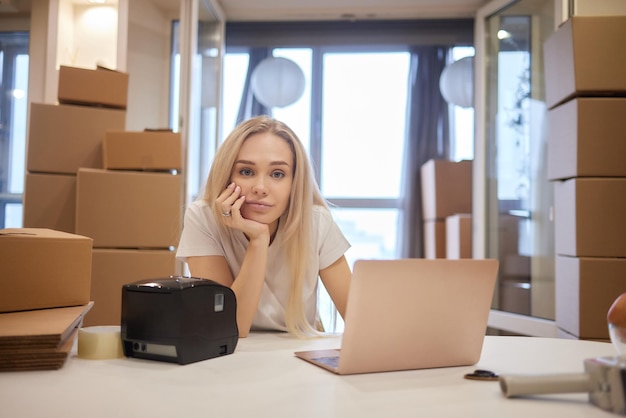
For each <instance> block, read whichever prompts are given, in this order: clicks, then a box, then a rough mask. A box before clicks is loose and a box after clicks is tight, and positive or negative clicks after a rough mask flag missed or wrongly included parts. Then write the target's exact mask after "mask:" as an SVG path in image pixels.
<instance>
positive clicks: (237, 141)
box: [203, 116, 328, 336]
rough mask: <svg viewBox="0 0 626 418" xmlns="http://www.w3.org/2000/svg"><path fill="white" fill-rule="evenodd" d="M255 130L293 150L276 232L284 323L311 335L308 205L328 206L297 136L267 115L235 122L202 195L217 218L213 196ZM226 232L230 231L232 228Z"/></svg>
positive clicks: (300, 333) (218, 211) (225, 181)
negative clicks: (284, 287)
mask: <svg viewBox="0 0 626 418" xmlns="http://www.w3.org/2000/svg"><path fill="white" fill-rule="evenodd" d="M258 133H270V134H273V135H276V136H278V137H279V138H282V139H283V140H285V141H286V142H287V144H289V147H290V148H291V152H292V153H293V158H294V169H293V182H292V184H291V193H290V197H289V204H288V205H287V209H286V210H285V212H284V213H283V214H282V215H281V216H280V218H279V232H278V233H281V234H283V238H282V240H283V246H284V249H285V252H286V256H287V257H286V262H287V264H288V267H289V271H290V273H291V283H290V288H289V303H288V305H287V312H286V317H285V323H286V326H287V330H288V331H289V332H291V333H293V334H295V335H298V336H306V335H311V334H314V333H315V329H314V328H313V326H312V325H311V324H310V323H309V322H308V321H307V318H306V314H305V311H304V304H303V297H302V292H303V283H304V279H305V275H306V270H307V266H308V262H309V258H310V257H309V251H310V247H311V236H312V232H311V228H312V224H313V221H312V208H313V205H320V206H324V207H326V208H328V206H327V204H326V202H325V201H324V199H323V198H322V194H321V192H320V190H319V187H318V185H317V182H316V181H315V178H314V176H313V170H312V168H311V164H310V161H309V158H308V156H307V154H306V151H305V149H304V146H303V145H302V143H301V142H300V140H299V139H298V137H297V135H296V134H295V133H294V132H293V131H292V130H291V128H289V127H288V126H287V125H286V124H284V123H282V122H280V121H278V120H276V119H273V118H271V117H268V116H257V117H254V118H251V119H248V120H246V121H244V122H242V123H241V124H239V125H238V126H237V127H236V128H235V129H234V130H233V131H232V132H231V133H230V135H228V137H227V138H226V140H225V141H224V142H223V143H222V145H221V146H220V148H219V149H218V151H217V153H216V154H215V159H214V161H213V164H212V165H211V170H210V171H209V176H208V179H207V183H206V188H205V192H204V197H203V198H204V200H205V201H206V202H207V203H209V204H210V205H211V209H212V210H213V214H214V215H215V218H216V219H219V217H220V215H221V208H218V207H217V205H216V204H215V199H216V198H217V197H218V195H219V194H220V193H221V192H222V191H223V190H224V188H225V187H226V186H227V185H228V184H229V182H230V176H231V171H232V168H233V166H234V164H235V161H236V159H237V155H238V154H239V150H240V149H241V146H242V145H243V143H244V141H246V139H248V138H249V137H250V136H252V135H254V134H258ZM224 228H225V227H224ZM228 233H232V230H229V231H228Z"/></svg>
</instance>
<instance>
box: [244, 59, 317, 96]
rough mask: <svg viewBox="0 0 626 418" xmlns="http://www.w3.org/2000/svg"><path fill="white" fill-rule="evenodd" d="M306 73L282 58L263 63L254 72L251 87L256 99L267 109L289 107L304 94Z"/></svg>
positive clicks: (265, 60)
mask: <svg viewBox="0 0 626 418" xmlns="http://www.w3.org/2000/svg"><path fill="white" fill-rule="evenodd" d="M304 84H305V79H304V73H303V72H302V69H301V68H300V67H299V66H298V64H296V63H295V62H293V61H291V60H289V59H287V58H282V57H269V58H265V59H264V60H263V61H261V62H260V63H259V64H258V65H257V66H256V67H255V69H254V71H253V72H252V77H251V87H252V92H253V93H254V96H255V97H256V99H257V100H258V101H259V102H260V103H261V104H263V105H264V106H267V107H285V106H289V105H291V104H293V103H295V102H296V101H298V99H300V97H301V96H302V93H304Z"/></svg>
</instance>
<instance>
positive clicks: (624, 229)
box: [554, 178, 626, 257]
mask: <svg viewBox="0 0 626 418" xmlns="http://www.w3.org/2000/svg"><path fill="white" fill-rule="evenodd" d="M625 214H626V178H573V179H570V180H566V181H561V182H555V183H554V232H555V251H556V254H558V255H568V256H577V257H626V239H625V237H626V216H625Z"/></svg>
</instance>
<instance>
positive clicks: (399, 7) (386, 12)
mask: <svg viewBox="0 0 626 418" xmlns="http://www.w3.org/2000/svg"><path fill="white" fill-rule="evenodd" d="M214 1H215V2H216V3H218V4H219V6H221V8H222V10H223V12H224V15H225V16H226V20H227V21H284V20H291V21H298V20H363V19H378V20H380V19H437V18H459V17H473V16H474V15H475V13H476V11H477V10H478V8H479V7H480V6H482V5H483V4H485V3H487V0H314V1H311V0H255V1H250V0H214Z"/></svg>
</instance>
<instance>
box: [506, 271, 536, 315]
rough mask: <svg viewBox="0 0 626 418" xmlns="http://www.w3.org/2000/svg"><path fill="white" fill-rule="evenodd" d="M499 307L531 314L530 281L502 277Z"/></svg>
mask: <svg viewBox="0 0 626 418" xmlns="http://www.w3.org/2000/svg"><path fill="white" fill-rule="evenodd" d="M498 290H499V292H498V295H499V300H498V309H500V310H502V311H506V312H512V313H517V314H520V315H530V283H528V281H524V280H515V279H500V281H499V282H498Z"/></svg>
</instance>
